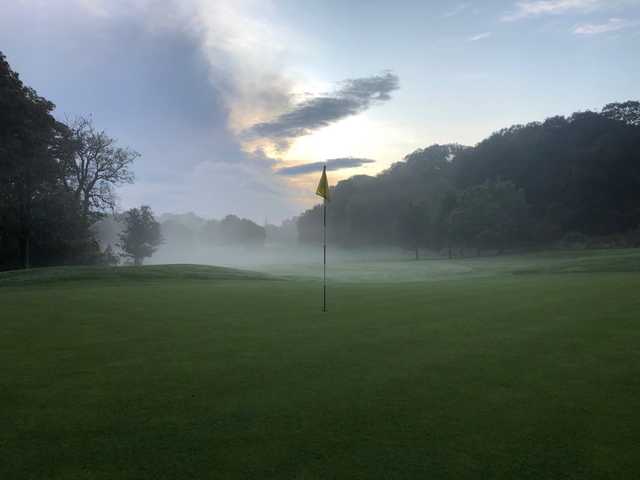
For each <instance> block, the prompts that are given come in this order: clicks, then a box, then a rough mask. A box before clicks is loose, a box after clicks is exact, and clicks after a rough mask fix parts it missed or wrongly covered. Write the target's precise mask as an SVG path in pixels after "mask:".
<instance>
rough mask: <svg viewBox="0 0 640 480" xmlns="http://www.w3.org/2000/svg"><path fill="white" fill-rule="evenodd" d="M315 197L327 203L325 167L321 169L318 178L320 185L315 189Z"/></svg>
mask: <svg viewBox="0 0 640 480" xmlns="http://www.w3.org/2000/svg"><path fill="white" fill-rule="evenodd" d="M316 195H319V196H320V197H322V198H324V199H325V200H326V201H329V181H328V180H327V166H326V165H325V166H324V167H322V176H321V177H320V183H318V188H317V189H316Z"/></svg>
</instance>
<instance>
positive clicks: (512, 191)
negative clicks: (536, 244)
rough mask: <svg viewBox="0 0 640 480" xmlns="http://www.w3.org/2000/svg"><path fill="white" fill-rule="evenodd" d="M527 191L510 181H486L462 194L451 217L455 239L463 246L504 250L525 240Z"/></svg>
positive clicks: (451, 226) (499, 251)
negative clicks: (525, 194)
mask: <svg viewBox="0 0 640 480" xmlns="http://www.w3.org/2000/svg"><path fill="white" fill-rule="evenodd" d="M527 209H528V206H527V203H526V200H525V198H524V192H523V191H522V190H521V189H518V188H516V186H515V185H514V184H513V183H512V182H509V181H497V182H485V183H483V184H481V185H475V186H473V187H469V188H468V189H466V190H464V191H462V192H461V193H460V195H459V197H458V201H457V206H456V208H455V209H454V210H453V211H452V212H451V215H450V228H451V233H452V238H453V239H454V241H455V242H457V243H458V244H459V245H460V246H463V247H474V248H477V249H479V250H482V249H496V250H497V251H498V253H501V252H502V251H504V249H505V248H506V247H507V246H508V245H514V244H516V243H517V242H518V241H519V240H522V238H523V236H524V235H523V232H524V229H525V228H526V225H527Z"/></svg>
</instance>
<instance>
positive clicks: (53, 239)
mask: <svg viewBox="0 0 640 480" xmlns="http://www.w3.org/2000/svg"><path fill="white" fill-rule="evenodd" d="M54 108H55V106H54V105H53V103H51V102H50V101H48V100H46V99H45V98H43V97H41V96H39V95H38V94H37V93H36V92H35V90H33V89H32V88H29V87H27V86H25V85H24V84H23V83H22V81H21V80H20V77H19V75H18V74H17V73H16V72H14V71H13V70H12V69H11V67H10V65H9V64H8V62H7V61H6V58H5V57H4V55H3V54H2V53H1V52H0V270H6V269H11V268H18V267H25V268H28V267H30V266H32V265H33V266H44V265H53V264H78V263H101V262H104V261H105V259H103V258H101V257H102V253H101V252H100V247H99V246H98V244H97V242H96V240H95V238H94V235H93V231H92V229H91V226H92V223H93V221H94V220H95V218H97V217H98V216H99V214H100V211H101V210H102V209H104V208H107V207H112V206H113V205H114V202H115V195H114V191H113V186H114V185H118V184H120V183H122V182H128V181H131V179H132V176H131V173H130V171H129V166H130V164H131V162H132V161H133V159H134V158H135V157H136V156H137V154H135V153H133V152H131V151H130V150H128V149H119V148H115V147H114V142H115V140H113V139H111V138H110V137H108V136H107V135H106V134H105V133H104V132H96V131H95V129H94V128H93V126H92V125H91V123H90V122H89V121H86V120H83V121H82V122H76V123H74V124H73V125H72V127H68V126H67V125H65V124H63V123H62V122H58V121H57V120H55V118H54V117H53V115H52V112H53V110H54Z"/></svg>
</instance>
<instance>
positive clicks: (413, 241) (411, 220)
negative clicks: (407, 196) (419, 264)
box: [398, 202, 429, 260]
mask: <svg viewBox="0 0 640 480" xmlns="http://www.w3.org/2000/svg"><path fill="white" fill-rule="evenodd" d="M398 220H399V226H398V227H399V228H398V230H399V235H400V237H401V238H400V242H401V243H402V244H404V246H405V247H407V248H408V249H410V250H413V251H414V252H415V256H416V260H419V259H420V247H423V246H425V245H426V243H427V232H428V229H429V212H428V209H427V207H426V206H425V205H418V204H415V203H413V202H410V203H409V204H408V205H406V206H405V207H404V209H403V210H402V211H401V212H399V219H398Z"/></svg>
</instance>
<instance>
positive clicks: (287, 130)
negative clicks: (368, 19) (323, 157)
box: [243, 72, 398, 147]
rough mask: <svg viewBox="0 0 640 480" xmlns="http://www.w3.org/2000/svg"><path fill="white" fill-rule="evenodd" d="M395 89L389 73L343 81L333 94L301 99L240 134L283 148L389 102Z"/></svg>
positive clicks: (393, 79)
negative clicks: (347, 118) (273, 116)
mask: <svg viewBox="0 0 640 480" xmlns="http://www.w3.org/2000/svg"><path fill="white" fill-rule="evenodd" d="M397 88H398V77H397V76H396V75H394V74H393V73H391V72H385V73H382V74H380V75H375V76H372V77H365V78H355V79H348V80H344V81H343V82H341V83H340V88H339V89H338V90H336V91H335V92H333V93H331V94H327V95H322V96H318V97H314V98H311V99H308V100H304V101H302V102H301V103H299V104H298V105H296V106H294V107H293V108H292V109H290V110H289V111H287V112H285V113H282V114H281V115H278V116H277V117H276V118H275V119H273V120H271V121H267V122H261V123H256V124H255V125H253V126H251V127H250V128H248V129H247V130H245V131H244V132H243V137H244V138H246V139H256V138H266V139H270V140H272V141H273V142H274V143H276V144H277V145H280V146H281V147H286V146H287V145H288V143H289V141H290V140H291V139H293V138H296V137H301V136H304V135H308V134H310V133H311V132H312V131H314V130H317V129H320V128H322V127H326V126H328V125H330V124H332V123H335V122H337V121H338V120H341V119H343V118H346V117H349V116H351V115H356V114H358V113H361V112H363V111H365V110H367V109H368V108H369V107H370V106H371V105H373V104H376V103H381V102H385V101H387V100H389V99H390V98H391V96H390V93H391V92H392V91H394V90H396V89H397Z"/></svg>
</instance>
